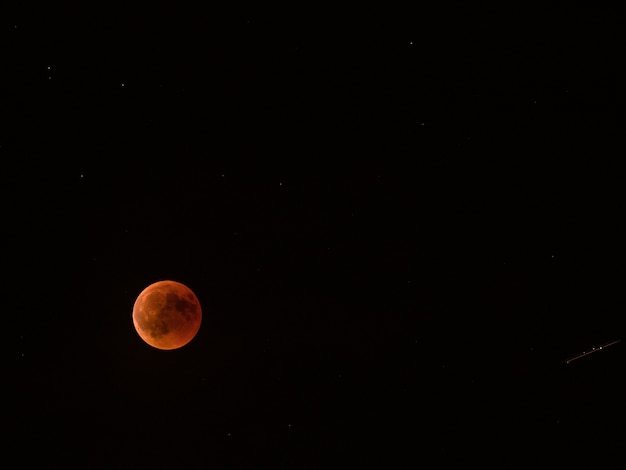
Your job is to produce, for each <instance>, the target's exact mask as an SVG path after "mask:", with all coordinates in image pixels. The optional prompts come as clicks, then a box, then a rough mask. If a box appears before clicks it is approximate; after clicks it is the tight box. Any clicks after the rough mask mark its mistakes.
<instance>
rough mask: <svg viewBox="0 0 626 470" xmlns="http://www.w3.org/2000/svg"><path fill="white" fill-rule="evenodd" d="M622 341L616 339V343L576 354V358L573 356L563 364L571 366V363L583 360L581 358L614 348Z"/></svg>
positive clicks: (605, 344) (612, 342)
mask: <svg viewBox="0 0 626 470" xmlns="http://www.w3.org/2000/svg"><path fill="white" fill-rule="evenodd" d="M620 341H621V339H616V340H615V341H611V342H609V343H604V344H601V345H600V346H596V347H594V348H591V349H589V350H588V351H583V352H581V353H580V354H576V355H575V356H572V357H570V358H568V359H565V360H564V361H563V362H564V363H565V364H569V363H570V362H574V361H576V360H578V359H581V358H583V357H585V356H588V355H589V354H592V353H594V352H598V351H602V350H603V349H606V348H608V347H610V346H613V345H614V344H617V343H619V342H620Z"/></svg>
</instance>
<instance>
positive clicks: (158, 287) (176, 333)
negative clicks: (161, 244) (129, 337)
mask: <svg viewBox="0 0 626 470" xmlns="http://www.w3.org/2000/svg"><path fill="white" fill-rule="evenodd" d="M201 322H202V309H201V308H200V302H199V301H198V298H197V297H196V295H195V294H194V293H193V291H192V290H191V289H190V288H189V287H187V286H186V285H184V284H181V283H180V282H176V281H158V282H155V283H154V284H150V285H149V286H148V287H146V288H145V289H144V290H143V291H142V292H141V293H140V294H139V296H138V297H137V300H135V305H134V306H133V323H134V325H135V330H137V333H138V334H139V336H140V337H141V339H143V340H144V341H145V342H146V343H148V344H149V345H150V346H152V347H155V348H157V349H166V350H169V349H178V348H180V347H183V346H184V345H186V344H187V343H189V341H191V340H192V339H193V338H194V336H196V333H198V330H199V329H200V323H201Z"/></svg>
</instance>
